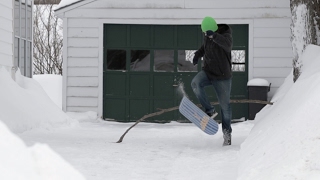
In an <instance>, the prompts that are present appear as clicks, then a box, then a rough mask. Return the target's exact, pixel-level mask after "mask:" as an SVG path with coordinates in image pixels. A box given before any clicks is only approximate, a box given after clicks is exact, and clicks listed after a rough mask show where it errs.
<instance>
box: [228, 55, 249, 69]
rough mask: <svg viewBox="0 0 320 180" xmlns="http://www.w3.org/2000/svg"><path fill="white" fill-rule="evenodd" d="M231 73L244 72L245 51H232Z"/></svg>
mask: <svg viewBox="0 0 320 180" xmlns="http://www.w3.org/2000/svg"><path fill="white" fill-rule="evenodd" d="M231 59H232V71H235V72H244V71H246V51H245V50H232V51H231Z"/></svg>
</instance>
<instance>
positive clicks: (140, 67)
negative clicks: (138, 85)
mask: <svg viewBox="0 0 320 180" xmlns="http://www.w3.org/2000/svg"><path fill="white" fill-rule="evenodd" d="M130 62H131V65H130V69H131V70H132V71H150V50H131V61H130Z"/></svg>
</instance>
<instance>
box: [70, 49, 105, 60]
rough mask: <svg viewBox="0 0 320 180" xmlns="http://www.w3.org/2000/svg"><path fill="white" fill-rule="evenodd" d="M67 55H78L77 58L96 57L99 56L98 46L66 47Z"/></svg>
mask: <svg viewBox="0 0 320 180" xmlns="http://www.w3.org/2000/svg"><path fill="white" fill-rule="evenodd" d="M68 57H79V58H86V57H89V58H94V57H95V58H97V57H99V49H98V48H72V47H70V48H68Z"/></svg>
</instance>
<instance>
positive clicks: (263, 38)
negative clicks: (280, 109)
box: [251, 18, 292, 97]
mask: <svg viewBox="0 0 320 180" xmlns="http://www.w3.org/2000/svg"><path fill="white" fill-rule="evenodd" d="M290 23H291V19H290V18H281V19H280V18H279V19H255V20H254V30H253V31H254V32H253V47H254V49H253V69H252V71H253V72H252V73H251V74H252V78H263V79H266V80H268V81H269V82H270V83H271V90H270V92H269V97H272V96H273V94H274V93H275V91H276V90H277V89H278V88H279V87H280V86H281V84H282V83H283V81H284V78H285V77H287V76H288V74H289V73H290V72H291V70H292V47H291V42H290V36H291V31H290Z"/></svg>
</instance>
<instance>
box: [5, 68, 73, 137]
mask: <svg viewBox="0 0 320 180" xmlns="http://www.w3.org/2000/svg"><path fill="white" fill-rule="evenodd" d="M0 87H1V88H0V99H1V101H0V119H1V120H2V121H3V122H4V123H5V124H6V125H7V126H8V127H9V129H10V130H11V131H13V132H23V131H26V130H30V129H34V128H46V129H48V128H49V129H50V128H52V127H59V126H75V125H77V121H75V120H73V119H71V118H70V117H69V116H67V115H66V114H65V113H64V112H63V111H62V110H61V109H60V108H59V107H58V106H57V105H56V104H54V103H53V102H52V101H51V99H50V98H49V97H48V95H47V94H46V93H45V92H44V91H43V89H42V88H41V86H40V85H39V84H38V83H37V82H36V81H35V80H33V79H30V78H26V77H24V76H22V75H20V74H19V73H17V75H16V82H15V81H13V80H12V79H11V77H10V75H9V73H8V71H7V70H6V69H5V68H0Z"/></svg>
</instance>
